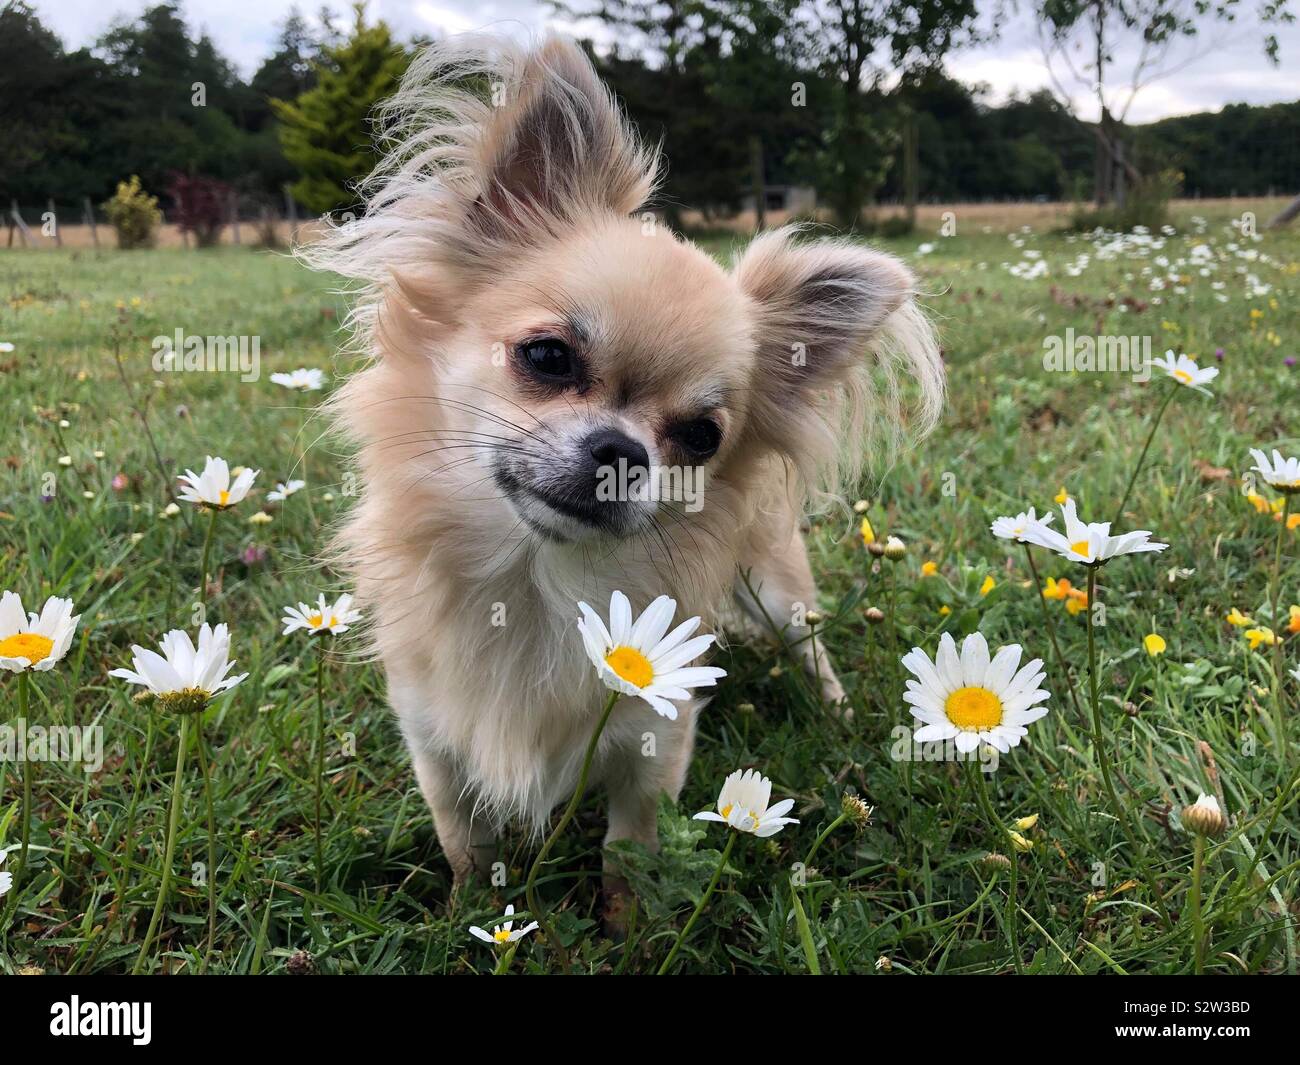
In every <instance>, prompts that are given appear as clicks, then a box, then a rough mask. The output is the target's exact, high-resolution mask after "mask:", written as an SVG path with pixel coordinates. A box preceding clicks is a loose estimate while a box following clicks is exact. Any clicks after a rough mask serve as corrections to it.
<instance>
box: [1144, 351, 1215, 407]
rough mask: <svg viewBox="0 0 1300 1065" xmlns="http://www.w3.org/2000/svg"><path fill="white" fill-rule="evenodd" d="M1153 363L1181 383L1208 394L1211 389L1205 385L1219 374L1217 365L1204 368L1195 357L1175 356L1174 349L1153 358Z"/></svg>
mask: <svg viewBox="0 0 1300 1065" xmlns="http://www.w3.org/2000/svg"><path fill="white" fill-rule="evenodd" d="M1151 365H1153V366H1159V367H1160V369H1162V370H1164V372H1165V373H1166V374H1168V375H1169V376H1170V377H1172V378H1173V379H1174V380H1175V381H1177V382H1178V383H1179V384H1182V385H1186V386H1187V387H1188V388H1194V389H1196V391H1198V392H1204V393H1205V394H1206V395H1207V396H1208V395H1209V394H1210V390H1209V389H1208V388H1206V387H1205V386H1206V385H1208V384H1209V383H1210V382H1211V381H1213V380H1214V379H1215V378H1216V377H1218V376H1219V368H1218V367H1217V366H1206V367H1205V368H1204V369H1202V368H1201V367H1200V366H1198V365H1197V364H1196V360H1195V359H1193V358H1189V357H1188V356H1187V355H1182V354H1180V355H1177V356H1175V355H1174V353H1173V352H1172V351H1166V352H1165V357H1164V358H1163V359H1152V360H1151Z"/></svg>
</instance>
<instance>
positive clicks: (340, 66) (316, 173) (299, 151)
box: [271, 4, 410, 214]
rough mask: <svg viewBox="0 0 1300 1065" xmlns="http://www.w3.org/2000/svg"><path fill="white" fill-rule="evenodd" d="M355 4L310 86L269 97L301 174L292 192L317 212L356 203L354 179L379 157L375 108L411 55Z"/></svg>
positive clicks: (393, 87)
mask: <svg viewBox="0 0 1300 1065" xmlns="http://www.w3.org/2000/svg"><path fill="white" fill-rule="evenodd" d="M354 11H355V14H356V21H355V23H354V25H353V27H352V33H351V35H350V36H349V37H348V38H347V39H346V40H344V41H343V42H342V43H340V44H338V45H334V46H331V47H329V48H326V49H325V51H324V54H323V56H322V59H321V61H320V62H318V63H317V64H316V84H315V86H314V87H312V88H311V89H308V90H307V91H306V92H305V93H303V94H302V95H301V96H299V97H298V98H297V99H296V100H294V101H292V102H289V101H285V100H272V101H271V105H272V107H273V108H274V110H275V113H276V115H277V116H278V117H279V119H280V123H281V125H280V144H281V147H282V148H283V150H284V155H285V158H286V159H288V160H289V162H290V163H292V164H293V165H294V166H295V167H296V168H297V169H298V172H299V173H300V174H301V175H302V176H301V178H300V179H299V180H298V181H297V182H296V183H295V184H294V185H293V186H292V187H291V190H290V191H291V192H292V193H293V195H294V198H295V199H297V201H298V202H299V203H301V204H302V205H303V206H304V207H306V208H307V209H308V210H309V211H315V212H318V213H320V214H324V213H326V212H329V211H335V210H338V209H339V208H342V207H346V206H348V205H349V204H351V203H354V202H355V195H354V193H353V192H352V189H351V186H352V184H353V183H354V182H355V181H357V180H358V179H360V178H363V177H365V176H366V175H367V174H368V173H370V171H371V170H372V169H373V168H374V166H375V164H376V163H377V162H378V160H379V152H378V151H377V149H376V147H375V144H374V139H373V136H372V131H371V126H370V121H371V118H372V112H373V111H374V108H375V105H376V104H378V103H380V102H381V101H383V100H384V99H386V98H387V97H389V96H391V95H392V94H393V92H394V91H395V90H396V89H397V86H398V83H399V82H400V81H401V78H402V74H403V73H404V72H405V71H406V67H407V64H408V63H409V62H410V57H409V56H408V55H407V53H406V51H405V49H403V48H402V46H401V45H400V44H398V43H397V42H396V41H395V40H394V39H393V35H392V32H391V31H390V30H389V28H388V26H387V25H386V24H385V23H384V22H382V21H380V22H377V23H375V24H374V25H373V26H370V25H367V24H366V21H365V7H364V5H363V4H357V5H355V7H354Z"/></svg>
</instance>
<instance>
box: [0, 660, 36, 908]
mask: <svg viewBox="0 0 1300 1065" xmlns="http://www.w3.org/2000/svg"><path fill="white" fill-rule="evenodd" d="M30 683H31V681H30V680H29V679H28V676H27V670H25V669H24V670H22V671H21V672H20V673H19V674H18V719H19V720H20V721H26V720H27V712H28V705H29V700H30V697H31V695H30V690H29V688H28V685H29V684H30ZM31 831H32V762H31V759H30V758H28V757H26V755H24V756H23V812H22V828H21V833H22V835H21V843H20V844H19V851H18V871H17V872H16V873H14V882H13V887H12V889H11V890H12V891H13V898H12V899H11V900H10V902H9V903H8V904H6V906H5V918H6V920H5V922H4V927H5V928H6V929H7V928H8V927H9V920H8V919H9V918H10V917H11V916H13V915H14V914H16V913H17V912H18V888H19V885H20V884H21V883H22V881H24V880H26V879H27V849H28V846H29V845H30V843H31ZM2 856H3V852H0V857H2Z"/></svg>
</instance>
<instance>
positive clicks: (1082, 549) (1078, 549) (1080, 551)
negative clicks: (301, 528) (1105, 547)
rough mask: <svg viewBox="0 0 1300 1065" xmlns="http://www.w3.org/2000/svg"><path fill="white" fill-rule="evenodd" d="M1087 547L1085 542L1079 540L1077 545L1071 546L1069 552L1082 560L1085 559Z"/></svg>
mask: <svg viewBox="0 0 1300 1065" xmlns="http://www.w3.org/2000/svg"><path fill="white" fill-rule="evenodd" d="M1088 547H1089V544H1088V541H1087V540H1080V541H1079V542H1078V543H1077V544H1071V545H1070V550H1071V551H1073V552H1074V553H1075V554H1076V555H1080V556H1081V557H1083V558H1087V557H1088Z"/></svg>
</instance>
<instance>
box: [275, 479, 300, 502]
mask: <svg viewBox="0 0 1300 1065" xmlns="http://www.w3.org/2000/svg"><path fill="white" fill-rule="evenodd" d="M306 487H307V482H306V481H288V482H286V483H284V484H281V483H280V482H279V481H276V482H275V488H273V489H272V490H271V491H269V492H267V493H266V498H267V499H268V500H269V501H270V502H272V503H282V502H284V500H286V499H288V498H289V497H290V496H291V495H293V494H294V492H296V491H298V489H300V488H306Z"/></svg>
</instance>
